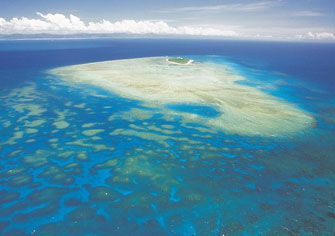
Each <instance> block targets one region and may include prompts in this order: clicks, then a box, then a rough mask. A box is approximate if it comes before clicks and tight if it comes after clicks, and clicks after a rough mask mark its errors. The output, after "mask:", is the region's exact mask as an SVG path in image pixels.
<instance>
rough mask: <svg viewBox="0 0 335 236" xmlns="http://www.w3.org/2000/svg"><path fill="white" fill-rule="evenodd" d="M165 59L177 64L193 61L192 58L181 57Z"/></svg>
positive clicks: (186, 63) (187, 63)
mask: <svg viewBox="0 0 335 236" xmlns="http://www.w3.org/2000/svg"><path fill="white" fill-rule="evenodd" d="M166 61H167V62H170V63H172V64H177V65H189V64H191V63H192V62H193V60H191V59H187V58H182V57H172V58H167V59H166Z"/></svg>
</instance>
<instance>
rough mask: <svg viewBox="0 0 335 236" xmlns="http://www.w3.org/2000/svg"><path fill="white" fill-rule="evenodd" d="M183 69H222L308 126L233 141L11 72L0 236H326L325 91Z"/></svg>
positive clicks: (38, 73)
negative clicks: (295, 112)
mask: <svg viewBox="0 0 335 236" xmlns="http://www.w3.org/2000/svg"><path fill="white" fill-rule="evenodd" d="M183 43H185V44H186V43H187V42H181V43H180V44H183ZM177 45H178V43H177ZM21 47H24V45H23V46H22V45H21ZM65 48H67V47H65ZM89 48H90V50H94V47H93V46H92V45H91V46H90V47H89ZM92 48H93V49H92ZM43 50H45V45H44V46H43V48H42V49H41V51H40V52H39V53H41V52H42V51H43ZM53 50H56V51H57V49H53ZM59 50H64V49H59ZM16 53H19V52H16ZM21 53H22V55H23V54H24V53H26V52H21ZM53 53H56V52H53ZM57 53H59V51H57ZM68 53H70V52H63V54H61V55H62V57H65V56H66V55H67V54H68ZM1 55H2V56H3V55H4V54H1ZM13 55H14V54H13ZM13 55H12V56H13ZM53 55H54V54H53ZM173 55H175V54H173ZM180 55H182V54H180ZM58 56H59V57H60V55H58ZM135 56H136V55H134V57H135ZM13 57H15V55H14V56H13ZM188 57H191V58H192V59H194V60H198V61H200V60H201V61H211V62H215V63H223V64H229V65H230V66H232V67H233V68H234V70H235V72H236V73H238V74H240V75H244V76H246V77H247V78H248V80H247V81H242V82H241V83H243V84H246V85H248V86H253V87H257V88H259V89H260V90H262V91H264V92H267V93H270V94H272V95H274V96H277V97H280V98H281V99H283V100H286V101H289V102H292V103H295V104H296V105H297V106H298V107H300V108H301V109H304V110H305V111H308V112H310V113H311V114H312V115H313V117H314V118H315V120H316V122H315V125H314V126H313V127H312V128H310V129H307V130H304V131H301V132H299V133H296V134H290V135H286V136H283V137H277V138H265V137H260V136H255V137H249V136H239V135H233V134H229V133H225V132H223V131H220V130H216V129H213V127H212V128H211V127H206V126H205V125H204V124H202V123H199V122H197V120H194V122H192V123H186V124H185V122H183V118H182V117H181V116H178V114H174V115H167V114H165V113H163V111H162V110H160V109H153V108H150V107H147V106H146V105H145V104H143V103H142V102H141V101H137V100H130V99H126V98H122V97H120V96H118V95H116V94H112V93H111V92H109V91H106V90H104V89H102V88H97V87H92V86H89V85H75V84H70V83H67V82H66V81H64V80H61V79H60V78H58V77H54V76H50V75H48V74H47V73H45V69H48V68H53V66H51V65H47V66H45V67H43V68H40V67H37V68H35V69H32V67H31V65H30V66H29V69H27V68H19V69H18V70H17V71H15V70H14V69H13V68H12V66H8V67H7V68H6V71H7V72H8V71H9V72H8V73H7V74H5V73H3V75H2V76H3V77H2V79H3V80H5V79H7V78H12V81H11V82H8V80H6V81H5V82H4V81H2V83H3V84H5V85H6V86H3V87H2V89H1V96H0V101H1V103H0V113H1V118H0V127H1V128H0V157H1V159H0V184H1V185H0V204H1V208H0V232H1V235H11V236H12V235H223V234H224V235H226V236H227V235H228V236H229V235H333V234H334V232H335V227H334V225H335V224H334V220H335V210H334V209H335V208H334V207H335V206H334V200H333V199H334V196H335V185H334V180H335V172H334V166H335V160H334V143H335V132H334V128H335V118H334V116H335V106H334V96H333V92H332V90H326V89H322V86H320V87H315V86H314V85H313V84H312V83H311V82H310V81H309V80H300V79H299V77H297V76H294V75H292V74H285V73H283V72H278V71H273V70H263V69H260V68H259V67H257V68H255V67H252V66H250V65H249V66H247V65H245V64H243V63H238V60H234V59H233V58H232V57H229V55H228V56H227V55H217V56H213V55H211V56H205V55H198V56H192V55H188ZM2 58H4V57H2ZM103 59H104V58H102V59H101V60H103ZM112 59H113V58H112ZM50 60H55V58H52V59H50ZM57 60H60V59H57ZM80 60H81V59H80ZM80 60H78V61H76V63H82V61H80ZM73 62H75V61H73ZM27 63H28V64H29V63H32V62H27ZM76 63H69V64H76ZM320 63H321V62H320ZM36 64H38V63H36ZM50 64H52V63H51V62H50ZM9 65H12V64H11V63H10V62H9ZM21 65H23V64H21ZM258 65H259V64H258ZM56 66H59V64H58V63H54V67H56ZM2 67H5V66H4V65H2ZM13 67H14V66H13ZM22 67H23V66H22ZM3 71H5V70H4V69H3ZM25 71H28V72H27V73H25ZM14 75H15V76H14ZM13 81H16V82H13ZM325 87H327V86H325ZM328 87H329V86H328ZM167 108H169V109H172V110H173V111H176V112H177V113H178V112H189V113H192V114H198V115H202V116H204V117H216V116H217V112H218V111H216V110H215V108H213V107H208V106H203V105H200V104H199V105H193V106H190V105H187V104H181V105H178V104H177V105H176V104H171V105H170V106H168V107H167ZM119 130H122V131H123V132H119Z"/></svg>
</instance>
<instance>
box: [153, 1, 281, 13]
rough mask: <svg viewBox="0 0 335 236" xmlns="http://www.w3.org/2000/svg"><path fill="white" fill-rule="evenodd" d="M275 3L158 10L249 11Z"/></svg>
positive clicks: (261, 8) (167, 11)
mask: <svg viewBox="0 0 335 236" xmlns="http://www.w3.org/2000/svg"><path fill="white" fill-rule="evenodd" d="M275 4H277V2H276V1H262V2H254V3H235V4H221V5H213V6H197V7H181V8H174V9H169V10H164V11H159V12H163V13H171V12H176V11H180V12H194V11H239V12H249V11H259V10H264V9H266V8H271V7H273V6H274V5H275Z"/></svg>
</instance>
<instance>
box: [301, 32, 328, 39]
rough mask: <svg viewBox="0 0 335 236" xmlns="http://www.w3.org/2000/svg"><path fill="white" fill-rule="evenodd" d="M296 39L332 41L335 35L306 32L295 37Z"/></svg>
mask: <svg viewBox="0 0 335 236" xmlns="http://www.w3.org/2000/svg"><path fill="white" fill-rule="evenodd" d="M296 38H297V39H318V40H334V39H335V34H333V33H330V32H316V33H314V32H308V33H305V34H298V35H296Z"/></svg>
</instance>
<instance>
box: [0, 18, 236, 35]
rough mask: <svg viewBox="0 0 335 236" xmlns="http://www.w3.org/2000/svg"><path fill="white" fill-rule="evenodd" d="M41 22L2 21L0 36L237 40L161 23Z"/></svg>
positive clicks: (222, 32)
mask: <svg viewBox="0 0 335 236" xmlns="http://www.w3.org/2000/svg"><path fill="white" fill-rule="evenodd" d="M37 15H38V16H40V19H29V18H26V17H21V18H12V19H11V20H8V21H7V20H5V19H3V18H0V34H36V33H51V34H75V33H128V34H162V35H200V36H224V37H234V36H238V34H237V33H236V32H235V31H232V30H222V29H214V28H203V27H190V26H183V27H172V26H170V25H168V24H167V23H166V22H164V21H150V20H147V21H134V20H122V21H117V22H114V23H113V22H110V21H107V20H102V21H101V22H89V23H87V24H86V23H85V22H83V21H82V20H81V19H80V18H79V17H77V16H74V15H72V14H70V16H69V17H66V16H65V15H63V14H50V13H49V14H42V13H39V12H37Z"/></svg>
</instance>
